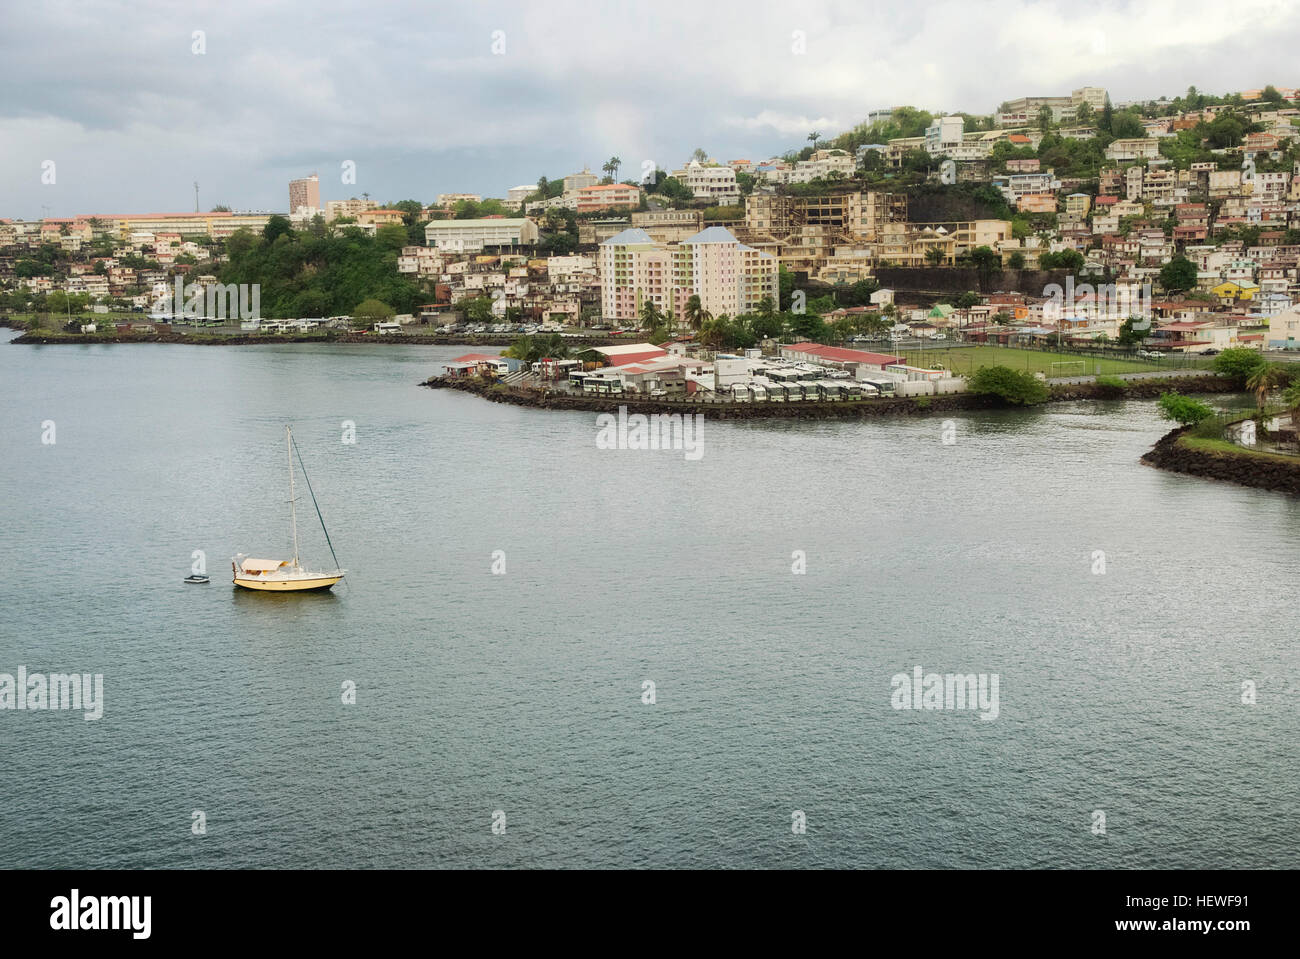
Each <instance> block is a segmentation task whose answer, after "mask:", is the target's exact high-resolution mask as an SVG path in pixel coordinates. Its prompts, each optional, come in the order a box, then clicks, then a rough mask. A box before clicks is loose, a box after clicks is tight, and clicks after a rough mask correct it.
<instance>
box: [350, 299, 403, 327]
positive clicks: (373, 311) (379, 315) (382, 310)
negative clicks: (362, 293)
mask: <svg viewBox="0 0 1300 959" xmlns="http://www.w3.org/2000/svg"><path fill="white" fill-rule="evenodd" d="M393 316H394V312H393V308H392V307H391V306H389V305H388V304H387V303H384V302H382V301H380V300H375V299H369V300H364V301H363V302H361V303H359V304H357V307H356V309H354V310H353V311H352V325H353V326H356V327H358V328H361V329H364V328H365V327H367V326H373V325H374V324H376V323H382V322H383V321H385V320H391V319H392V318H393Z"/></svg>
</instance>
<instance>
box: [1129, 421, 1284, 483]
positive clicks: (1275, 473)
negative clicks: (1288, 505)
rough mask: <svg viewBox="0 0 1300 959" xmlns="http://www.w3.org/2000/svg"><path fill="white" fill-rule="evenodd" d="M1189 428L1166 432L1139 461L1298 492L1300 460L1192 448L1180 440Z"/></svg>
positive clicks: (1204, 476) (1173, 469)
mask: <svg viewBox="0 0 1300 959" xmlns="http://www.w3.org/2000/svg"><path fill="white" fill-rule="evenodd" d="M1188 429H1190V427H1179V428H1178V429H1176V430H1171V431H1170V432H1169V433H1166V434H1165V435H1164V436H1163V437H1161V439H1160V441H1159V442H1158V443H1156V445H1155V446H1153V447H1152V448H1151V450H1150V451H1149V452H1147V453H1146V454H1145V455H1143V457H1142V462H1143V463H1145V464H1147V465H1148V466H1154V467H1156V468H1157V469H1162V470H1168V471H1169V472H1172V473H1184V474H1186V475H1188V476H1197V477H1200V478H1201V479H1214V480H1221V481H1222V482H1225V483H1236V484H1237V485H1239V486H1251V487H1254V488H1255V489H1266V490H1272V491H1273V492H1276V493H1287V494H1289V495H1291V496H1300V460H1297V462H1295V463H1288V462H1286V461H1284V460H1281V459H1272V458H1270V457H1267V456H1259V455H1257V454H1253V453H1249V452H1246V451H1244V450H1243V451H1242V452H1240V453H1230V452H1227V451H1222V450H1205V449H1195V448H1193V447H1190V446H1186V445H1185V444H1183V443H1180V442H1179V440H1181V439H1182V437H1183V434H1184V433H1186V432H1187V431H1188Z"/></svg>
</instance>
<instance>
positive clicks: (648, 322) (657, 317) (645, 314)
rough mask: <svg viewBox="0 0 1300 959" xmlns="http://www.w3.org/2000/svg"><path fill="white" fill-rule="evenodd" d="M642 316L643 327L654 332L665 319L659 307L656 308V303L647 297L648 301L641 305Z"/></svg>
mask: <svg viewBox="0 0 1300 959" xmlns="http://www.w3.org/2000/svg"><path fill="white" fill-rule="evenodd" d="M640 316H641V325H642V326H644V327H645V328H646V329H647V330H653V329H654V328H655V327H656V326H658V325H659V324H660V323H662V322H663V319H664V317H663V314H662V313H660V312H659V307H657V306H655V301H654V300H652V299H650V298H649V297H647V298H646V301H645V302H644V303H642V304H641V313H640Z"/></svg>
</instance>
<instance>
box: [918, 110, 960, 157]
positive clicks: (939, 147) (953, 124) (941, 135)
mask: <svg viewBox="0 0 1300 959" xmlns="http://www.w3.org/2000/svg"><path fill="white" fill-rule="evenodd" d="M964 129H965V121H964V120H963V119H962V118H961V117H935V119H934V122H933V123H931V124H930V125H929V126H928V127H926V129H925V152H926V153H928V154H930V156H949V155H951V154H953V153H956V152H957V151H958V150H959V149H960V148H961V145H962V136H963V134H962V131H963V130H964Z"/></svg>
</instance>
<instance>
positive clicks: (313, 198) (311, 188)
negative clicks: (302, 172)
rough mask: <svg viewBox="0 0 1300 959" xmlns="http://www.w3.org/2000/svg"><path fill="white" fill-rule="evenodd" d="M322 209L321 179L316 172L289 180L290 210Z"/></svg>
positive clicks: (291, 211)
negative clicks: (299, 178)
mask: <svg viewBox="0 0 1300 959" xmlns="http://www.w3.org/2000/svg"><path fill="white" fill-rule="evenodd" d="M303 209H308V210H319V209H320V180H319V179H318V178H317V176H316V174H314V173H313V174H312V175H311V176H305V177H303V178H302V179H301V180H290V181H289V212H290V213H298V212H299V211H301V210H303Z"/></svg>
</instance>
